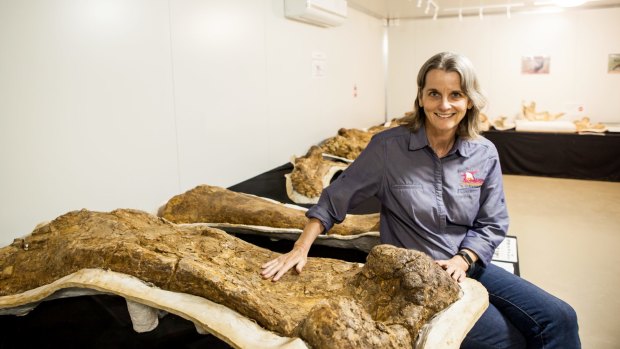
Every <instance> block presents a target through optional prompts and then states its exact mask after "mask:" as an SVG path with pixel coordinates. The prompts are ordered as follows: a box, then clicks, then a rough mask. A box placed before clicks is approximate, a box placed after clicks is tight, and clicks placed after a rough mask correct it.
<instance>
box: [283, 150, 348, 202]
mask: <svg viewBox="0 0 620 349" xmlns="http://www.w3.org/2000/svg"><path fill="white" fill-rule="evenodd" d="M292 163H293V166H294V167H293V171H292V172H291V173H290V174H288V175H286V194H287V196H288V197H289V199H291V200H292V201H293V202H295V203H297V204H315V203H317V202H318V201H319V197H320V196H321V192H322V191H323V188H325V187H327V186H328V185H329V184H330V183H331V181H332V179H333V178H334V176H335V175H336V174H337V173H338V172H342V171H344V170H345V169H346V168H347V166H349V165H348V164H347V163H342V162H336V161H331V160H328V159H324V158H323V150H322V149H321V148H319V147H317V146H313V147H311V148H310V150H309V151H308V153H307V154H306V155H305V156H302V157H298V158H294V159H293V160H292Z"/></svg>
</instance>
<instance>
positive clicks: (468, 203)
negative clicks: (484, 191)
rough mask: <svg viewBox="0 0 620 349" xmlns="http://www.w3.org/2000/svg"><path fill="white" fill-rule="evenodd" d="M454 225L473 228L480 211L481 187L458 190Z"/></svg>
mask: <svg viewBox="0 0 620 349" xmlns="http://www.w3.org/2000/svg"><path fill="white" fill-rule="evenodd" d="M455 199H456V206H457V207H456V209H455V210H453V213H454V216H453V217H452V219H453V221H454V223H456V224H459V225H466V226H472V225H473V223H474V220H475V219H476V217H477V216H478V211H479V210H480V187H466V188H459V189H458V190H457V195H456V197H455Z"/></svg>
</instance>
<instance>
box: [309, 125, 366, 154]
mask: <svg viewBox="0 0 620 349" xmlns="http://www.w3.org/2000/svg"><path fill="white" fill-rule="evenodd" d="M372 136H373V133H370V132H368V131H362V130H358V129H354V128H352V129H346V128H341V129H340V130H338V135H337V136H335V137H332V138H328V139H326V140H325V141H324V142H323V143H321V145H320V147H321V149H323V152H324V153H328V154H332V155H336V156H340V157H343V158H346V159H349V160H354V159H357V157H358V156H359V155H360V153H361V152H362V150H364V149H365V148H366V146H367V145H368V142H370V139H371V138H372Z"/></svg>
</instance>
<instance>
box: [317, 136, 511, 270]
mask: <svg viewBox="0 0 620 349" xmlns="http://www.w3.org/2000/svg"><path fill="white" fill-rule="evenodd" d="M371 196H376V197H377V198H379V200H380V201H381V225H380V230H381V234H380V236H381V242H382V243H385V244H392V245H395V246H399V247H405V248H411V249H416V250H418V251H422V252H425V253H427V254H428V255H430V256H431V257H432V258H433V259H449V258H451V257H452V256H453V255H454V254H456V252H458V251H459V250H460V249H463V248H467V249H469V250H472V251H474V252H475V253H476V254H477V255H478V257H480V261H481V262H482V263H483V264H484V265H486V264H487V263H489V262H490V260H491V257H492V256H493V251H495V248H496V247H497V246H498V245H499V243H500V242H501V241H502V240H503V239H504V237H505V236H506V231H507V229H508V212H507V210H506V204H505V200H504V190H503V184H502V174H501V169H500V164H499V158H498V155H497V150H496V149H495V146H494V145H493V144H492V143H491V142H490V141H488V140H487V139H485V138H483V137H479V138H477V139H474V140H466V139H462V138H457V140H456V142H455V145H454V147H453V148H452V150H451V151H450V152H449V153H448V155H447V156H445V157H444V158H441V159H440V158H438V157H437V156H436V155H435V153H434V152H433V150H432V149H431V148H430V146H429V144H428V140H427V138H426V132H425V129H424V127H422V128H421V129H420V130H419V131H418V132H416V133H413V132H411V131H410V130H409V129H407V128H405V127H403V126H400V127H396V128H393V129H389V130H387V131H384V132H381V133H379V134H377V135H375V136H374V137H373V138H372V140H371V141H370V143H369V144H368V146H367V147H366V149H365V150H364V151H363V152H362V153H361V154H360V155H359V157H358V158H357V159H356V160H355V161H354V162H353V163H352V164H351V165H350V166H349V167H348V168H347V169H346V170H345V171H344V172H343V173H342V175H340V177H338V179H337V180H335V181H334V182H333V183H332V184H331V185H329V186H328V187H327V188H325V189H324V190H323V193H322V194H321V198H320V199H319V202H318V203H317V204H316V205H314V206H313V207H312V208H310V210H308V211H307V213H306V216H308V217H313V218H317V219H318V220H320V221H321V223H322V224H323V226H324V227H325V231H327V230H329V229H330V228H331V227H332V226H333V225H334V223H340V222H342V221H343V220H344V218H345V216H346V214H347V211H348V210H349V208H352V207H355V206H356V205H358V204H359V203H361V202H362V201H364V200H365V199H367V198H369V197H371Z"/></svg>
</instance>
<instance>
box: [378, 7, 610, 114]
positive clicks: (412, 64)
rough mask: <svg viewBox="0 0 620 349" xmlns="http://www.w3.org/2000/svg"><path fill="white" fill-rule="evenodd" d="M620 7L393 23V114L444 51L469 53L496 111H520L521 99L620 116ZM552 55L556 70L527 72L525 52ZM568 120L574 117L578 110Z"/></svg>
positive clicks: (542, 107) (549, 107) (407, 104)
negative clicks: (614, 59)
mask: <svg viewBox="0 0 620 349" xmlns="http://www.w3.org/2000/svg"><path fill="white" fill-rule="evenodd" d="M618 33H620V8H611V9H597V10H573V11H566V12H562V13H556V14H536V15H534V14H513V15H512V18H511V19H507V18H506V16H504V15H495V16H490V15H489V16H485V17H484V20H482V21H481V20H480V19H479V18H478V17H465V18H463V21H462V22H460V21H459V20H458V19H457V18H447V19H438V20H436V21H433V20H417V21H406V20H401V21H400V26H398V27H391V28H390V29H389V47H390V50H389V77H388V116H389V117H398V116H401V115H402V114H403V113H404V112H406V111H409V110H411V109H412V105H413V101H414V99H415V93H416V91H417V88H416V82H415V81H416V75H417V72H418V70H419V68H420V66H421V65H422V64H423V63H424V61H426V59H428V58H430V57H431V56H432V55H433V54H435V53H438V52H441V51H454V52H460V53H463V54H465V55H466V56H468V57H469V58H470V59H471V60H472V62H473V63H474V66H476V70H477V71H478V74H479V78H480V80H481V84H482V87H483V88H484V89H485V91H486V92H487V95H488V97H489V107H488V109H487V110H486V112H487V114H488V116H489V117H490V118H495V117H498V116H500V115H504V116H509V117H513V116H515V115H516V114H518V113H519V111H520V108H521V102H522V101H526V102H528V103H529V102H530V101H535V102H536V103H537V110H539V111H550V112H553V113H555V112H563V111H567V112H572V111H574V110H575V109H576V106H577V104H579V105H583V107H584V108H585V110H584V113H585V114H586V115H588V116H589V117H590V119H591V120H592V121H596V122H599V121H607V122H620V103H618V102H617V101H618V97H619V96H620V93H619V92H618V91H620V74H608V73H607V59H608V55H609V54H614V53H620V40H618ZM527 55H549V56H550V57H551V62H550V74H548V75H522V74H521V57H522V56H527ZM565 119H566V120H574V119H575V113H574V112H573V114H572V115H570V114H567V115H566V116H565Z"/></svg>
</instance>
